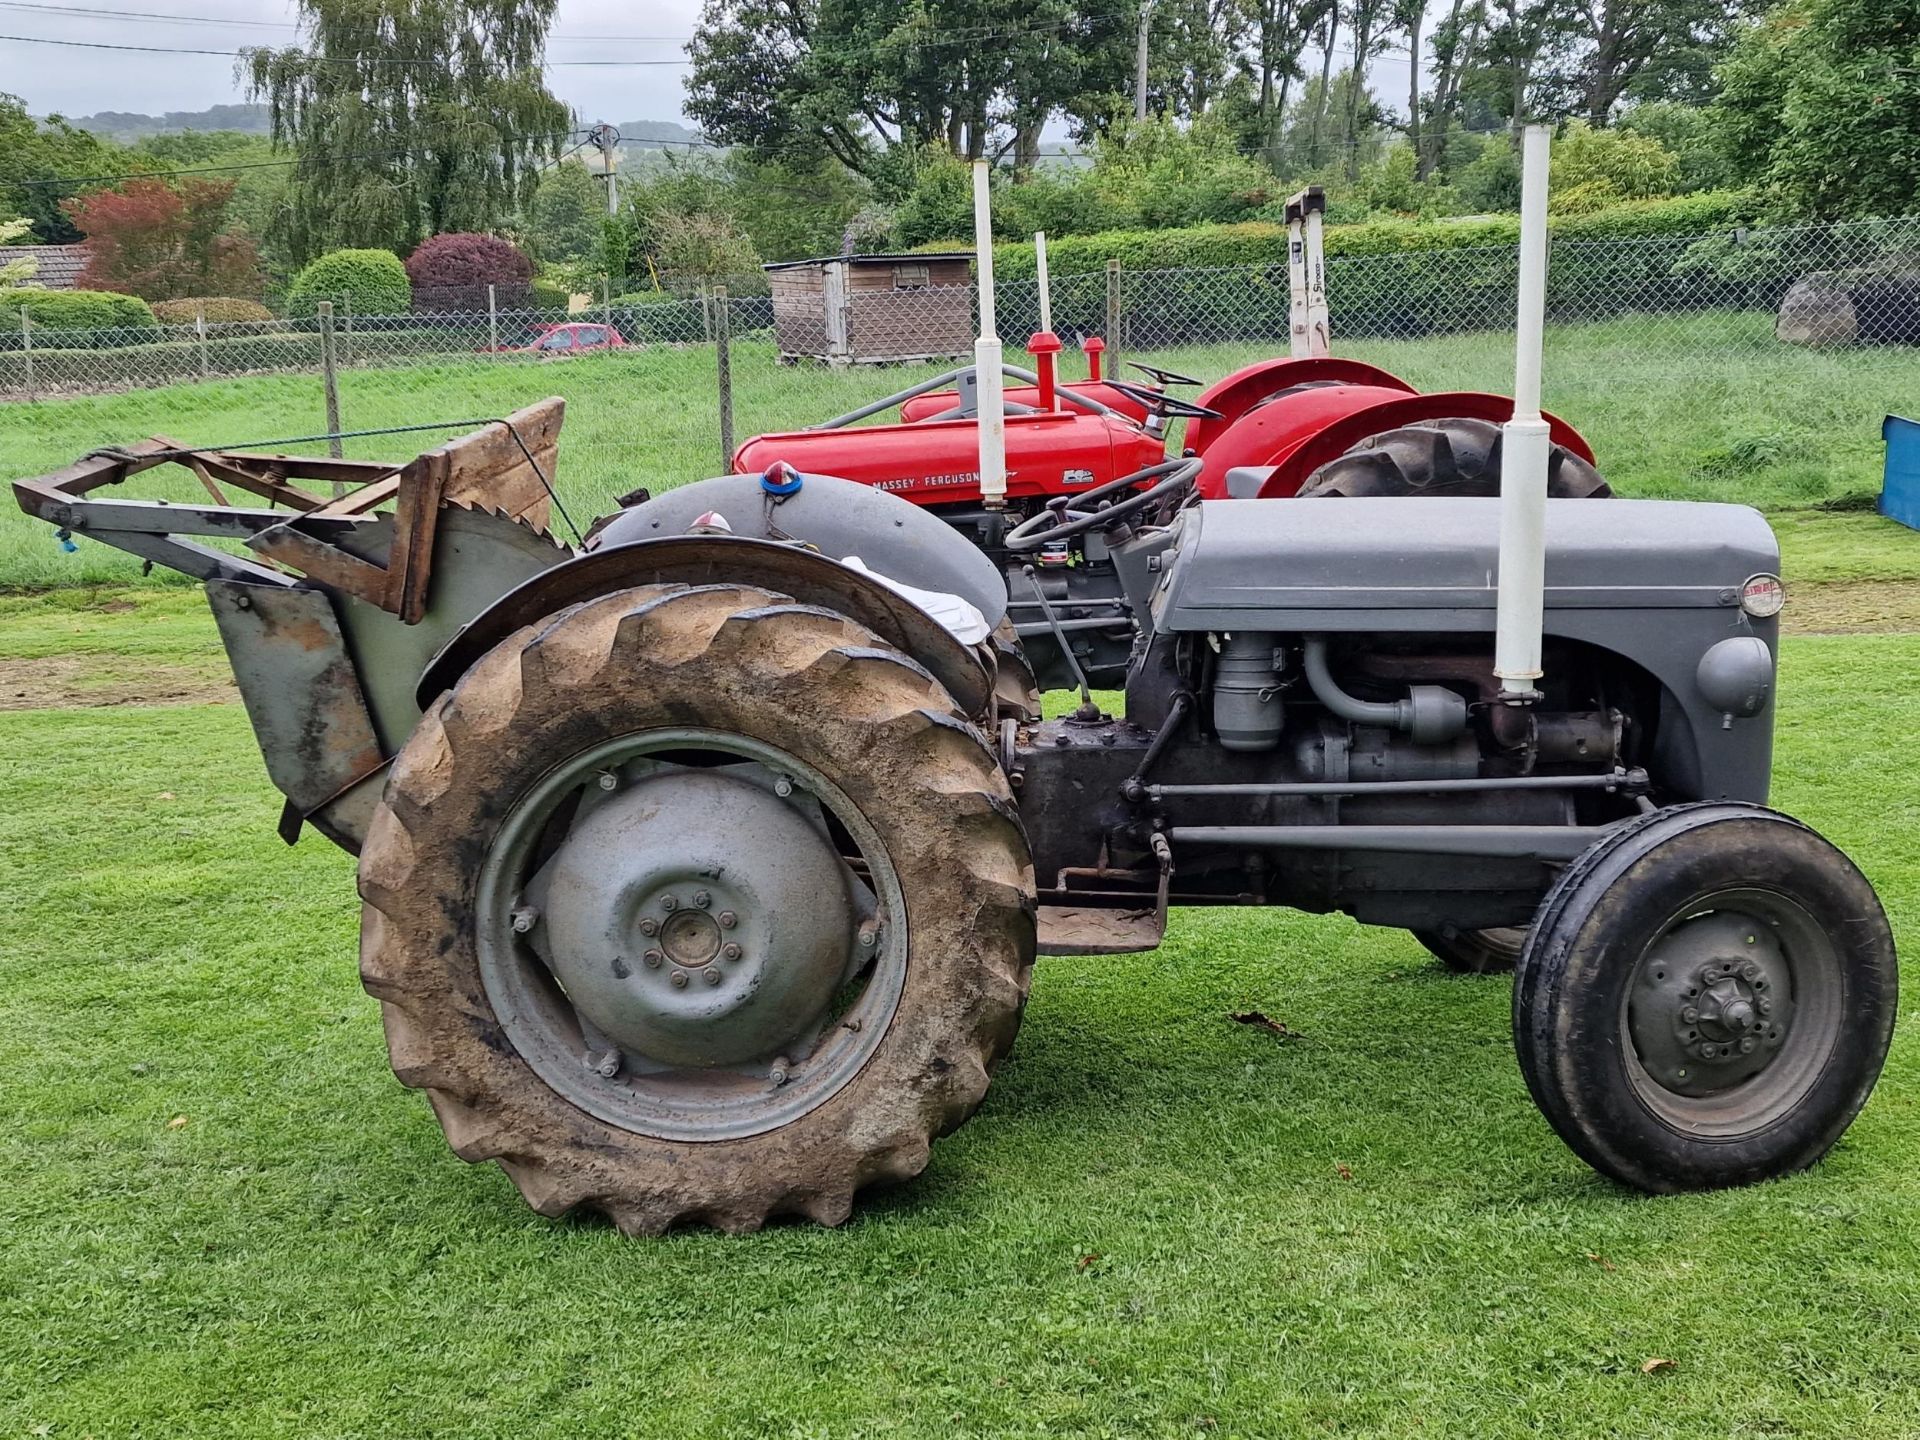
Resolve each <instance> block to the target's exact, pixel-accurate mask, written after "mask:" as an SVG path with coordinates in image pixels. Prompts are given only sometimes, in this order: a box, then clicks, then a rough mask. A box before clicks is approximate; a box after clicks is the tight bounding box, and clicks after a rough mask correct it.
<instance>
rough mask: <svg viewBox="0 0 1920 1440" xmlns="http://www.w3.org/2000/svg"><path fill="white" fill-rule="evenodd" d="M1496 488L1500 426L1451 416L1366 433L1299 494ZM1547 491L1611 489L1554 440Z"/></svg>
mask: <svg viewBox="0 0 1920 1440" xmlns="http://www.w3.org/2000/svg"><path fill="white" fill-rule="evenodd" d="M1499 493H1500V427H1499V426H1498V425H1496V424H1494V423H1493V422H1492V421H1490V420H1475V419H1470V418H1468V417H1466V416H1455V417H1453V418H1451V419H1447V420H1422V421H1419V422H1417V423H1416V424H1412V425H1403V426H1402V427H1400V428H1399V429H1398V430H1388V431H1385V432H1383V433H1382V434H1379V435H1369V436H1368V437H1367V438H1366V439H1364V440H1362V441H1361V442H1360V443H1359V444H1357V445H1355V446H1354V447H1353V448H1352V449H1350V450H1348V451H1347V453H1346V454H1344V455H1342V456H1340V457H1339V458H1338V459H1337V460H1329V461H1328V462H1327V463H1326V464H1324V465H1322V466H1321V467H1320V468H1319V469H1318V470H1315V471H1314V472H1313V473H1312V474H1311V475H1309V476H1308V477H1307V481H1306V484H1304V485H1302V486H1301V487H1300V493H1299V495H1298V497H1297V498H1299V499H1317V498H1321V497H1335V498H1339V497H1347V498H1354V499H1358V498H1361V497H1364V496H1388V495H1498V494H1499ZM1547 494H1548V495H1550V496H1552V497H1553V498H1555V499H1571V500H1586V499H1593V500H1599V499H1605V498H1606V497H1607V496H1609V495H1611V494H1613V491H1612V490H1611V489H1610V488H1609V487H1608V485H1607V482H1606V481H1605V480H1602V479H1601V478H1600V472H1599V471H1597V470H1595V469H1594V468H1593V466H1591V465H1589V464H1588V463H1587V462H1586V461H1584V460H1582V459H1581V458H1580V457H1579V456H1578V455H1576V454H1574V453H1573V452H1572V451H1571V450H1569V449H1567V447H1566V446H1564V445H1559V444H1556V445H1554V446H1553V447H1552V449H1551V451H1550V452H1549V458H1548V460H1547Z"/></svg>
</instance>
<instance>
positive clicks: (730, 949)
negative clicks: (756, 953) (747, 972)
mask: <svg viewBox="0 0 1920 1440" xmlns="http://www.w3.org/2000/svg"><path fill="white" fill-rule="evenodd" d="M720 953H721V954H722V955H724V956H725V957H726V958H727V959H729V960H738V959H739V958H740V954H741V951H740V947H739V946H738V945H736V944H734V943H733V941H731V940H729V941H728V942H727V943H726V944H724V945H722V946H721V947H720Z"/></svg>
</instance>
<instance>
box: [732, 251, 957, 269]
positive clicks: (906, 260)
mask: <svg viewBox="0 0 1920 1440" xmlns="http://www.w3.org/2000/svg"><path fill="white" fill-rule="evenodd" d="M972 259H973V252H972V251H971V250H916V251H909V252H908V253H906V254H904V255H816V256H814V258H813V259H811V260H776V261H775V262H774V263H773V264H771V265H762V266H761V267H760V268H761V269H762V270H799V269H801V268H803V267H805V266H808V265H831V264H833V263H834V262H835V261H838V260H844V261H846V262H847V264H849V265H925V264H926V263H927V262H928V261H930V260H968V261H971V260H972Z"/></svg>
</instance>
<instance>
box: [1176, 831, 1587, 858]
mask: <svg viewBox="0 0 1920 1440" xmlns="http://www.w3.org/2000/svg"><path fill="white" fill-rule="evenodd" d="M1611 828H1612V827H1611V826H1607V825H1175V826H1172V827H1170V828H1169V829H1168V830H1167V832H1166V833H1167V835H1168V836H1169V838H1171V839H1172V841H1173V843H1174V844H1175V845H1206V846H1214V847H1223V848H1232V849H1245V850H1372V851H1378V852H1381V853H1383V854H1391V855H1474V856H1491V857H1497V858H1503V859H1508V860H1571V859H1573V858H1574V857H1576V856H1577V855H1579V854H1580V853H1581V852H1582V851H1584V850H1585V849H1586V848H1587V847H1588V846H1589V845H1591V844H1593V842H1594V841H1596V840H1598V839H1599V838H1600V837H1601V836H1602V835H1605V834H1606V833H1607V832H1608V831H1609V830H1610V829H1611Z"/></svg>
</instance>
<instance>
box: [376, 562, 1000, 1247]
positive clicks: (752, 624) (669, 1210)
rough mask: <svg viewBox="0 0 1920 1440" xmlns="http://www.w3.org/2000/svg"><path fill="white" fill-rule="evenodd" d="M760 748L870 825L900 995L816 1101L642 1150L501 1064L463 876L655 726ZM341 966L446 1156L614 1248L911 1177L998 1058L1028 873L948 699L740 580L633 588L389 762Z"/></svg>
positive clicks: (861, 632)
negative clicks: (596, 750)
mask: <svg viewBox="0 0 1920 1440" xmlns="http://www.w3.org/2000/svg"><path fill="white" fill-rule="evenodd" d="M685 726H702V727H709V728H714V729H722V730H726V731H727V732H729V733H733V734H739V735H743V736H747V737H752V738H756V739H759V740H761V741H765V742H767V743H770V744H774V745H777V746H779V747H781V748H782V749H783V750H784V751H785V752H786V753H789V754H791V755H793V756H795V757H796V758H797V759H798V760H801V761H803V762H804V763H806V764H808V765H810V766H812V767H813V768H814V769H815V770H816V771H818V772H819V773H821V774H823V775H825V776H827V777H828V778H829V779H830V780H831V781H832V783H834V784H835V785H837V786H838V787H839V788H840V789H841V791H842V792H843V793H844V795H845V796H846V797H847V798H848V800H849V801H850V802H851V803H852V804H853V805H854V806H855V807H856V808H857V809H858V810H859V812H860V814H861V816H862V817H863V819H864V820H865V821H866V822H867V823H868V824H869V825H870V826H871V827H872V829H873V830H874V831H875V832H876V833H877V834H878V836H879V837H880V840H881V842H882V844H883V845H884V847H885V851H886V854H887V858H888V859H889V861H890V862H891V864H892V866H893V868H894V870H895V871H896V872H897V875H898V877H899V880H900V882H901V887H902V890H903V892H904V895H905V897H906V906H907V910H908V927H909V929H908V935H909V938H908V942H907V947H908V948H907V966H906V979H905V982H904V989H903V990H902V993H901V995H900V998H899V1001H898V1003H897V1007H896V1009H895V1010H894V1012H893V1016H892V1019H891V1021H890V1023H889V1024H888V1027H887V1032H886V1036H885V1039H884V1040H883V1041H882V1042H881V1043H880V1045H879V1047H878V1048H877V1049H876V1050H875V1051H874V1052H873V1054H872V1056H871V1058H870V1059H869V1060H868V1061H867V1062H866V1064H865V1065H864V1067H863V1068H862V1069H861V1070H860V1071H859V1072H858V1073H857V1074H856V1075H854V1077H853V1078H852V1079H851V1080H849V1081H848V1082H847V1083H846V1084H845V1085H844V1087H843V1088H841V1089H840V1090H839V1091H837V1092H835V1093H834V1094H832V1095H831V1096H830V1097H829V1098H827V1099H825V1100H824V1101H823V1102H822V1103H821V1104H820V1105H818V1106H817V1107H816V1108H814V1109H812V1110H810V1111H807V1112H806V1113H804V1114H802V1115H800V1116H799V1117H798V1118H797V1119H795V1120H793V1121H791V1122H790V1123H788V1124H785V1125H783V1126H780V1127H779V1128H776V1129H772V1130H768V1131H764V1132H762V1133H759V1134H756V1135H751V1136H748V1137H746V1138H742V1139H719V1140H706V1141H701V1142H697V1143H696V1142H680V1141H668V1140H662V1139H658V1138H653V1137H649V1136H645V1135H641V1134H638V1133H635V1132H633V1131H630V1130H627V1129H624V1128H622V1127H619V1126H617V1125H614V1124H611V1123H608V1122H606V1121H603V1120H601V1119H598V1118H596V1117H595V1116H593V1115H590V1114H588V1113H587V1112H585V1111H584V1110H582V1109H580V1108H578V1107H576V1106H575V1105H573V1104H571V1103H569V1102H568V1101H567V1100H565V1099H563V1098H562V1097H561V1096H560V1095H559V1094H557V1093H556V1092H555V1091H554V1090H553V1089H551V1088H549V1087H548V1086H547V1085H546V1084H544V1083H543V1082H542V1081H541V1080H540V1078H539V1077H538V1076H537V1075H536V1074H535V1073H534V1071H533V1070H532V1069H531V1068H529V1066H528V1065H527V1063H526V1062H525V1061H524V1060H522V1059H521V1057H520V1055H519V1054H518V1053H517V1052H516V1051H515V1050H514V1048H513V1045H512V1043H511V1040H510V1038H509V1037H508V1035H507V1033H506V1031H505V1028H504V1027H503V1026H502V1024H501V1023H500V1021H499V1020H498V1019H497V1018H496V1016H495V1014H494V1011H493V1008H492V1005H491V1003H490V1001H489V999H488V996H487V992H486V989H485V986H484V984H483V982H482V979H481V974H480V970H479V965H478V954H477V946H476V940H475V930H476V925H475V897H476V883H477V876H478V872H479V870H480V867H481V864H482V862H483V860H484V858H485V856H486V855H487V853H488V848H489V845H490V843H491V838H492V836H493V835H494V834H495V833H497V832H498V830H499V827H500V825H501V822H502V819H503V817H504V816H505V815H507V814H508V813H509V811H510V810H511V808H512V807H513V806H514V804H515V803H516V802H517V800H518V798H519V797H520V796H522V795H524V794H526V793H527V792H528V790H529V788H530V787H531V786H533V785H534V784H535V783H536V782H537V781H538V780H539V779H540V778H541V777H542V776H543V775H544V774H545V773H547V771H548V770H549V768H550V767H552V766H553V765H555V764H557V763H559V761H560V760H561V759H563V758H564V757H566V756H569V755H575V754H579V753H581V752H582V751H584V750H587V749H590V748H591V747H593V746H595V745H596V744H599V743H600V742H602V741H604V740H606V739H608V738H612V737H617V736H621V735H628V734H635V733H639V732H644V731H646V730H649V729H657V728H661V727H668V728H673V727H685ZM359 880H360V894H361V896H362V898H363V899H364V901H365V907H364V910H363V912H362V915H363V918H362V929H361V977H362V980H363V981H364V983H365V985H366V988H367V991H368V993H370V994H371V995H373V996H374V997H375V998H376V999H378V1000H379V1001H380V1005H381V1012H382V1015H383V1018H384V1020H385V1025H386V1033H387V1044H388V1049H389V1052H390V1054H391V1057H392V1061H393V1068H394V1073H395V1074H396V1075H397V1076H398V1077H399V1078H400V1081H401V1083H402V1084H405V1085H409V1086H411V1087H413V1088H415V1089H420V1090H425V1091H426V1092H427V1096H428V1099H429V1100H430V1101H431V1102H432V1104H433V1109H434V1113H435V1114H436V1115H437V1116H438V1117H439V1120H440V1124H441V1126H442V1128H443V1129H444V1130H445V1131H446V1135H447V1141H448V1143H449V1144H450V1145H451V1146H452V1147H453V1149H454V1152H455V1153H456V1154H458V1155H459V1156H460V1157H461V1158H462V1159H465V1160H469V1161H483V1160H498V1161H499V1162H500V1164H501V1167H502V1168H503V1169H504V1170H505V1171H506V1173H507V1174H508V1175H509V1176H510V1177H511V1178H512V1180H513V1182H514V1184H515V1185H516V1186H518V1187H519V1189H520V1192H521V1194H522V1195H523V1196H524V1197H525V1198H526V1200H527V1202H528V1203H529V1204H530V1205H531V1206H532V1207H533V1208H534V1209H535V1210H537V1211H539V1212H540V1213H541V1214H543V1215H561V1214H564V1213H566V1212H568V1211H570V1210H574V1209H576V1208H583V1209H590V1210H598V1211H602V1212H604V1213H606V1214H607V1215H609V1216H611V1217H612V1219H613V1220H614V1222H615V1223H616V1224H618V1225H619V1227H620V1228H621V1230H623V1231H625V1232H627V1233H629V1234H636V1233H657V1232H659V1231H662V1230H664V1229H666V1228H667V1227H668V1226H670V1225H673V1224H675V1223H677V1222H683V1221H687V1222H695V1223H705V1224H709V1225H712V1226H715V1227H716V1228H719V1229H722V1230H726V1231H730V1232H739V1231H746V1230H753V1229H757V1228H758V1227H759V1226H760V1225H761V1224H762V1223H764V1222H765V1221H766V1220H767V1219H768V1218H769V1217H770V1216H774V1215H779V1214H783V1213H794V1214H802V1215H805V1216H807V1217H808V1218H810V1219H813V1220H815V1221H818V1222H820V1223H822V1224H827V1225H833V1224H838V1223H839V1222H840V1221H842V1220H844V1219H845V1218H846V1217H847V1215H848V1213H849V1211H850V1210H851V1208H852V1204H853V1196H854V1192H855V1191H856V1190H857V1189H859V1188H860V1187H861V1186H863V1185H866V1184H868V1183H869V1182H872V1181H878V1180H903V1179H907V1178H909V1177H911V1176H913V1175H916V1174H918V1173H919V1172H920V1170H922V1169H923V1168H924V1167H925V1165H926V1164H927V1159H928V1146H929V1143H930V1141H931V1140H932V1139H933V1138H934V1137H936V1136H938V1135H943V1134H945V1133H947V1132H949V1131H951V1130H953V1129H955V1128H956V1127H957V1126H959V1125H960V1124H961V1122H963V1121H964V1120H965V1119H966V1118H967V1116H968V1115H970V1114H971V1113H972V1112H973V1110H974V1109H975V1108H976V1107H977V1106H978V1105H979V1104H980V1101H981V1099H982V1097H983V1096H984V1095H985V1094H986V1090H987V1077H988V1073H989V1071H990V1070H991V1069H992V1067H993V1065H994V1064H995V1062H996V1061H998V1060H999V1058H1000V1057H1001V1056H1002V1055H1004V1054H1005V1053H1006V1051H1007V1050H1008V1048H1009V1047H1010V1046H1011V1045H1012V1043H1013V1038H1014V1033H1015V1031H1016V1030H1017V1028H1018V1026H1019V1022H1020V1013H1021V1008H1022V1006H1023V1004H1024V1003H1025V999H1026V994H1027V986H1028V981H1029V978H1030V976H1031V970H1032V962H1033V954H1034V920H1035V916H1034V906H1035V901H1034V876H1033V866H1032V861H1031V859H1030V857H1029V855H1028V853H1027V845H1026V838H1025V835H1024V832H1023V831H1022V829H1021V826H1020V822H1019V819H1018V816H1017V813H1016V812H1015V809H1014V806H1013V797H1012V793H1011V791H1010V790H1009V788H1008V785H1007V781H1006V777H1005V776H1004V775H1003V774H1002V773H1001V771H1000V769H999V767H998V765H997V764H996V763H995V762H994V760H993V757H992V755H991V753H990V751H989V749H988V747H987V744H986V742H985V740H984V738H983V737H982V736H981V734H980V732H979V731H978V730H976V729H975V728H974V727H973V726H972V725H971V724H970V723H969V722H968V721H967V719H966V718H965V717H964V716H963V715H961V714H960V713H959V711H958V709H957V708H956V706H955V705H954V702H953V700H952V698H951V697H950V696H949V695H948V694H947V692H946V691H945V689H943V688H942V687H941V685H940V684H939V682H938V681H936V680H934V679H933V678H932V677H931V676H930V675H928V674H927V672H926V671H925V670H923V669H921V668H920V667H919V666H918V665H916V664H915V663H914V662H913V661H912V660H910V659H908V658H907V657H905V656H903V655H900V654H898V653H897V652H894V651H892V650H889V649H886V648H885V647H884V645H883V643H882V642H881V641H880V640H879V639H878V638H877V637H876V636H874V635H873V634H872V633H871V632H869V631H867V630H865V629H863V628H862V627H860V626H858V625H856V624H854V623H853V622H852V621H850V620H848V619H846V618H845V617H843V616H840V615H837V614H833V613H831V612H829V611H826V610H822V609H819V608H816V607H812V606H804V605H796V604H794V603H792V602H791V601H788V600H787V599H786V598H785V597H783V596H778V595H774V594H771V593H769V592H767V591H765V590H760V589H755V588H752V587H749V586H744V585H708V586H699V587H694V588H689V587H687V586H684V585H672V586H669V585H656V586H647V587H643V588H639V589H633V590H625V591H621V592H618V593H616V594H612V595H608V596H605V597H603V598H601V599H598V600H594V601H590V602H588V603H585V604H582V605H578V606H575V607H573V608H571V609H569V610H565V611H562V612H560V613H559V614H558V615H555V616H552V617H549V618H548V619H547V620H546V621H544V622H542V623H541V624H539V625H537V626H529V627H527V628H525V629H522V630H521V631H519V632H518V633H517V634H515V635H512V636H510V637H509V638H508V639H506V640H505V641H503V642H501V644H499V645H498V646H496V647H495V648H494V649H493V650H492V651H490V652H489V653H488V654H487V655H486V656H485V657H484V658H482V659H481V660H480V661H478V662H477V663H476V664H475V665H474V666H473V668H472V669H471V670H469V671H468V672H467V674H466V675H465V676H464V677H463V678H462V679H461V680H460V682H459V684H458V685H456V686H455V687H454V688H453V690H452V691H450V692H449V693H448V694H447V695H445V696H443V697H442V698H441V700H440V701H438V702H437V703H436V704H435V705H434V707H433V708H432V709H431V710H430V711H429V712H428V713H427V714H426V716H425V717H424V718H423V719H422V720H421V722H420V725H419V727H418V728H417V729H416V730H415V732H414V734H413V736H412V737H411V738H410V739H409V740H408V742H407V744H406V746H405V748H404V749H403V750H402V751H401V753H400V755H399V756H398V757H397V758H396V760H395V761H394V765H393V772H392V776H391V778H390V780H389V782H388V785H387V789H386V794H385V797H384V799H383V801H382V803H381V807H380V809H379V811H378V813H377V814H376V816H375V818H374V821H373V824H372V828H371V830H370V831H369V833H368V836H367V841H366V845H365V847H364V849H363V852H362V854H361V859H360V873H359Z"/></svg>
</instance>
